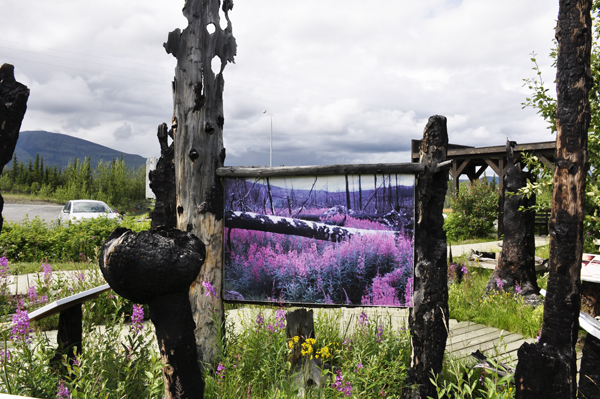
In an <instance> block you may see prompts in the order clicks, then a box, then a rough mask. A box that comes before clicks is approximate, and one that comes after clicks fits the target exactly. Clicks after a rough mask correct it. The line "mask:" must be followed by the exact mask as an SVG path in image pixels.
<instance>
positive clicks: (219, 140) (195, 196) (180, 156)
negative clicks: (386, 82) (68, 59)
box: [164, 0, 236, 364]
mask: <svg viewBox="0 0 600 399" xmlns="http://www.w3.org/2000/svg"><path fill="white" fill-rule="evenodd" d="M220 6H221V1H220V0H187V1H186V2H185V6H184V8H183V14H184V16H185V17H186V18H187V21H188V26H187V27H186V28H185V29H184V30H183V31H181V30H179V29H176V30H175V31H173V32H171V33H169V37H168V41H167V42H166V43H165V45H164V47H165V49H166V50H167V52H168V53H169V54H172V55H173V56H174V57H175V58H177V67H176V68H175V79H174V81H173V102H174V111H173V113H174V123H173V125H176V127H175V128H174V129H173V136H174V141H175V184H176V198H177V208H176V209H177V228H178V229H180V230H183V231H187V232H192V233H194V234H195V235H196V236H197V237H198V238H199V239H200V240H202V241H203V242H204V243H205V244H206V261H205V263H204V266H203V267H202V270H201V271H200V273H199V274H198V276H197V279H196V281H195V282H194V283H193V284H192V285H191V287H190V302H191V305H192V312H193V314H194V321H195V322H196V345H197V351H198V360H199V361H202V362H206V363H209V364H213V363H214V361H215V355H216V353H215V351H216V348H217V336H216V329H217V326H216V325H215V316H216V320H217V321H216V322H217V323H222V320H223V306H222V302H221V301H220V300H218V301H216V302H215V304H214V305H211V303H210V298H208V297H206V296H205V295H204V294H205V292H204V291H205V289H204V287H203V285H202V284H201V282H202V281H203V280H206V281H209V282H210V283H211V284H212V285H213V287H214V288H215V290H216V291H217V292H221V289H222V275H223V257H222V252H223V234H224V225H223V185H222V183H221V179H220V178H219V177H218V176H217V175H216V173H215V172H216V170H217V168H219V167H222V166H223V162H224V160H225V148H224V147H223V124H224V123H225V117H224V115H223V88H224V85H225V81H224V79H223V70H224V68H225V66H226V64H227V63H228V62H233V58H234V56H235V53H236V42H235V39H234V37H233V35H232V27H231V22H230V20H229V15H228V13H229V11H230V10H231V9H232V8H233V1H232V0H223V2H222V7H221V10H222V12H223V15H224V16H225V19H226V20H227V26H226V28H225V29H223V28H221V26H222V25H223V24H222V23H221V21H220V17H219V8H220ZM213 68H215V69H213Z"/></svg>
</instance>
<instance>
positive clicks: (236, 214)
mask: <svg viewBox="0 0 600 399" xmlns="http://www.w3.org/2000/svg"><path fill="white" fill-rule="evenodd" d="M414 182H415V180H414V176H413V175H403V174H370V175H366V174H361V175H358V174H356V175H334V176H312V177H311V176H293V177H251V178H248V177H244V178H242V177H231V178H230V177H228V178H225V179H224V184H225V240H224V246H225V248H224V251H225V257H224V258H225V271H224V273H225V287H224V289H225V294H224V299H225V300H235V301H249V302H262V301H277V302H285V303H291V304H330V305H355V306H372V305H377V306H412V295H413V284H412V282H413V252H414V251H413V242H414V240H413V222H414Z"/></svg>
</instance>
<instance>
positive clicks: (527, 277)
mask: <svg viewBox="0 0 600 399" xmlns="http://www.w3.org/2000/svg"><path fill="white" fill-rule="evenodd" d="M516 145H517V143H515V142H514V141H508V140H507V142H506V158H507V167H506V173H505V175H504V184H505V190H506V193H507V194H508V195H506V196H505V200H504V220H503V223H504V239H503V241H502V252H501V253H500V259H499V260H498V265H497V266H496V269H495V270H494V272H493V273H492V275H491V277H490V280H489V281H488V283H487V287H486V292H488V293H489V292H493V291H498V290H500V291H501V290H504V291H508V290H509V289H511V288H512V289H515V288H516V286H517V285H519V287H520V288H521V290H522V291H521V295H523V296H524V297H530V298H531V299H533V300H537V294H539V287H538V285H537V279H536V276H535V260H534V257H535V237H534V224H535V213H534V212H533V211H532V210H528V209H529V208H530V207H531V206H532V205H535V195H532V196H531V197H529V198H526V197H525V196H523V195H517V191H518V190H519V189H520V188H523V187H525V186H526V184H527V180H533V179H534V178H535V176H533V175H532V174H531V173H530V172H524V171H523V170H521V168H520V167H519V165H518V162H519V159H517V158H516V157H515V153H514V148H515V146H516ZM520 208H524V210H520ZM498 281H500V282H501V284H498V283H497V282H498Z"/></svg>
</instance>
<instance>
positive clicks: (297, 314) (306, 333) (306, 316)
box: [285, 308, 315, 370]
mask: <svg viewBox="0 0 600 399" xmlns="http://www.w3.org/2000/svg"><path fill="white" fill-rule="evenodd" d="M285 320H286V323H285V324H286V327H285V332H286V336H287V339H288V341H290V340H293V339H294V337H298V342H296V343H295V345H294V350H293V352H292V355H291V358H290V363H291V369H292V370H294V369H295V368H296V365H297V364H298V361H299V360H300V359H301V358H302V354H301V353H300V352H301V349H302V348H301V347H302V343H303V342H304V341H306V340H307V339H308V338H314V337H315V326H314V317H313V311H312V310H308V309H304V308H302V309H296V310H294V311H289V312H287V313H286V315H285Z"/></svg>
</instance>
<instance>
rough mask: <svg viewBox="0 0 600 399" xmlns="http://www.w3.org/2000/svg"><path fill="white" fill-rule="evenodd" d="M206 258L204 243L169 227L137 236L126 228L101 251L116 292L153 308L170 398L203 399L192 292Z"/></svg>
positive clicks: (117, 231)
mask: <svg viewBox="0 0 600 399" xmlns="http://www.w3.org/2000/svg"><path fill="white" fill-rule="evenodd" d="M205 254H206V252H205V247H204V244H203V243H202V241H200V240H199V239H198V238H197V237H195V236H194V235H193V234H191V233H185V232H183V231H180V230H177V229H166V228H160V229H155V230H152V231H142V232H140V233H134V232H132V231H131V230H128V229H125V228H121V227H120V228H117V229H115V231H113V232H112V234H111V235H110V236H109V237H108V238H107V239H106V241H104V244H103V245H102V249H101V252H100V260H99V264H100V270H101V271H102V274H103V275H104V278H105V279H106V281H107V282H108V283H109V284H110V286H111V288H112V289H113V290H114V291H115V292H116V293H117V294H119V295H121V296H122V297H124V298H127V299H129V300H131V301H133V302H136V303H147V304H148V307H149V309H150V319H151V320H152V322H153V323H154V326H155V328H156V339H157V342H158V347H159V349H160V354H161V360H162V363H163V364H164V365H165V366H164V367H163V378H164V381H165V398H166V399H172V398H203V397H204V378H203V375H202V372H201V369H200V367H199V363H198V361H197V352H196V340H195V336H194V329H195V323H194V319H193V317H192V309H191V306H190V301H189V296H188V292H189V287H190V284H192V282H194V281H195V279H196V276H197V275H198V273H199V271H200V268H201V266H202V263H203V262H204V259H205Z"/></svg>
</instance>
